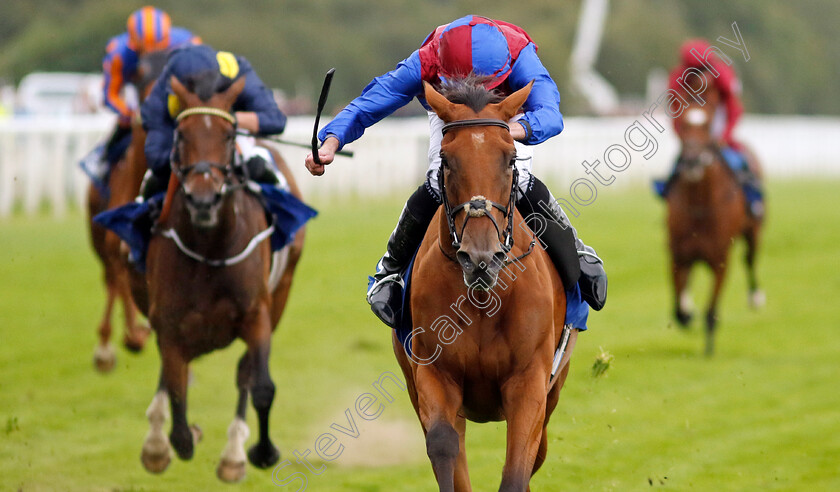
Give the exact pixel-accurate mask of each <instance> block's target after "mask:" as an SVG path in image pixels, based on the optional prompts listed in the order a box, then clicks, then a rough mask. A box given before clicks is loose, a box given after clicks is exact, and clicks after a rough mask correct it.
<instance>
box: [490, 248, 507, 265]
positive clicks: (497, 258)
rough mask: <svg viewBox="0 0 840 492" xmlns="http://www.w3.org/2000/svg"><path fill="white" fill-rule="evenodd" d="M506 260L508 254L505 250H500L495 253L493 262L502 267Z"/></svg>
mask: <svg viewBox="0 0 840 492" xmlns="http://www.w3.org/2000/svg"><path fill="white" fill-rule="evenodd" d="M505 261H507V255H505V254H504V253H503V252H501V251H499V252H498V253H494V254H493V263H494V264H495V265H496V266H497V267H498V268H502V267H503V266H505Z"/></svg>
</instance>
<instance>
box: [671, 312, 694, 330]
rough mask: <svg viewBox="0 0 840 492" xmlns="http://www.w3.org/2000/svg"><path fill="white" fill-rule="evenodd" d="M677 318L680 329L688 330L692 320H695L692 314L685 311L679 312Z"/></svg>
mask: <svg viewBox="0 0 840 492" xmlns="http://www.w3.org/2000/svg"><path fill="white" fill-rule="evenodd" d="M675 316H676V318H677V324H678V325H679V327H680V328H688V324H689V323H691V319H692V318H694V315H693V314H692V313H687V312H684V311H677V313H676V315H675Z"/></svg>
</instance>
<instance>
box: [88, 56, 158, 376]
mask: <svg viewBox="0 0 840 492" xmlns="http://www.w3.org/2000/svg"><path fill="white" fill-rule="evenodd" d="M166 58H167V52H165V51H156V52H152V53H148V54H145V55H143V56H142V58H141V59H140V63H139V65H138V80H137V81H136V83H135V87H137V89H138V95H139V97H140V100H141V101H143V100H144V99H145V98H146V96H148V95H149V93H150V92H151V91H152V87H154V83H155V81H156V80H157V78H158V76H159V75H160V74H161V72H163V67H164V65H165V64H166ZM145 142H146V132H145V131H144V130H143V125H142V122H141V121H140V115H139V113H138V114H137V115H136V117H135V118H134V119H133V120H132V122H131V143H130V144H129V146H128V150H126V152H125V155H124V156H123V157H122V159H120V160H119V161H118V162H117V163H116V164H115V165H114V166H113V167H112V168H111V170H110V173H109V176H108V189H109V190H110V194H109V195H108V196H105V195H104V194H103V193H102V192H101V191H100V189H99V188H98V187H97V186H95V185H94V184H93V183H91V185H90V186H89V187H88V193H87V211H88V226H89V229H90V236H91V242H92V243H93V249H94V251H95V252H96V256H97V257H98V258H99V260H100V261H101V262H102V266H103V269H104V278H105V291H106V299H105V311H104V312H103V313H102V319H101V320H100V322H99V330H98V333H99V343H98V345H97V347H96V350H95V351H94V358H93V360H94V364H95V366H96V368H97V369H98V370H99V371H101V372H107V371H110V370H112V369H113V368H114V365H115V364H116V354H115V352H114V347H113V345H111V342H110V340H111V315H112V312H113V309H114V303H115V301H116V300H117V299H118V298H119V300H120V301H121V303H122V307H123V315H124V317H125V333H124V335H123V345H124V346H125V347H126V348H127V349H128V350H130V351H132V352H139V351H141V350H142V349H143V346H144V345H145V343H146V338H147V337H148V336H149V327H148V326H147V325H146V324H144V323H142V322H139V321H138V320H137V307H136V306H135V304H134V301H133V300H132V298H131V289H130V287H129V273H128V269H129V268H132V267H131V266H129V265H128V264H127V262H126V261H125V258H124V256H125V255H124V254H122V253H121V252H120V239H119V237H117V235H116V234H114V232H112V231H110V230H107V229H106V228H104V227H103V226H101V225H99V224H97V223H95V222H94V221H93V217H95V216H96V215H97V214H99V213H100V212H104V211H105V210H110V209H113V208H115V207H118V206H120V205H124V204H126V203H129V202H131V201H132V200H134V198H135V197H136V196H137V194H138V192H139V191H140V185H141V183H142V181H143V175H144V173H145V172H146V155H145V153H144V151H143V147H144V145H145Z"/></svg>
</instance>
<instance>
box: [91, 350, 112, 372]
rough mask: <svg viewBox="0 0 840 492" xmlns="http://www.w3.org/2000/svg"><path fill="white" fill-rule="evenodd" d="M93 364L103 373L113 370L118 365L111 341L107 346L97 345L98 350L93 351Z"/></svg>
mask: <svg viewBox="0 0 840 492" xmlns="http://www.w3.org/2000/svg"><path fill="white" fill-rule="evenodd" d="M93 365H94V367H96V370H97V371H99V372H102V373H105V372H111V371H113V370H114V367H116V365H117V355H116V354H115V353H114V346H113V345H111V344H110V343H109V344H108V345H105V346H102V345H97V346H96V350H94V351H93Z"/></svg>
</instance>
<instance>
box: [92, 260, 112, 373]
mask: <svg viewBox="0 0 840 492" xmlns="http://www.w3.org/2000/svg"><path fill="white" fill-rule="evenodd" d="M105 282H106V285H105V289H106V296H107V297H106V298H105V312H104V313H102V321H100V322H99V330H97V333H98V334H99V344H98V345H97V346H96V349H95V350H94V352H93V364H94V366H95V367H96V370H97V371H99V372H109V371H111V370H113V369H114V366H115V365H116V362H117V356H116V354H115V353H114V346H113V345H111V313H112V312H113V310H114V300H115V298H116V288H115V287H114V286H113V285H112V283H111V282H110V278H109V275H108V273H107V271H106V274H105Z"/></svg>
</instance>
